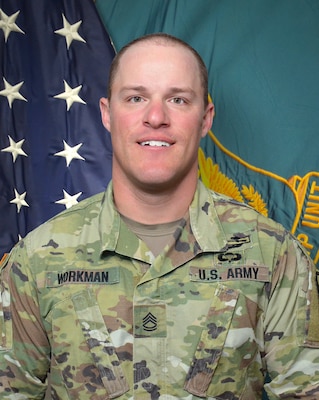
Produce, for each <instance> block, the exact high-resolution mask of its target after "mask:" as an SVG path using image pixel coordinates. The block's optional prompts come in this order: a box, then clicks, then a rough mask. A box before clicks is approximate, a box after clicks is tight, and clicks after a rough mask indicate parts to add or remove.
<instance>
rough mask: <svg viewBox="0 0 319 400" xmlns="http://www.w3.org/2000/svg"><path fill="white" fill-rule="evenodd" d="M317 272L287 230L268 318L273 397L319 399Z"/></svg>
mask: <svg viewBox="0 0 319 400" xmlns="http://www.w3.org/2000/svg"><path fill="white" fill-rule="evenodd" d="M317 276H318V272H317V271H316V268H315V266H314V264H313V262H312V261H311V259H310V258H309V257H308V255H307V254H306V253H305V250H304V249H303V248H302V247H301V245H300V244H299V242H298V241H297V240H296V239H294V238H293V237H292V236H291V235H290V234H287V236H286V237H285V239H284V242H283V245H282V246H281V250H280V254H279V257H278V259H277V262H276V267H275V270H274V273H273V278H272V283H271V288H270V293H269V303H268V307H267V310H266V312H265V319H264V324H265V326H264V328H265V360H266V365H267V369H268V373H269V375H270V378H271V382H270V383H268V384H266V385H265V389H266V391H267V394H268V396H269V399H280V398H285V399H308V400H315V399H319V310H318V304H319V303H318V283H317Z"/></svg>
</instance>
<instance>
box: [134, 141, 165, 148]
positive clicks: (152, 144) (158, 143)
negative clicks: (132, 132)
mask: <svg viewBox="0 0 319 400" xmlns="http://www.w3.org/2000/svg"><path fill="white" fill-rule="evenodd" d="M139 144H140V145H141V146H150V147H170V146H171V143H168V142H164V141H162V140H146V141H144V142H140V143H139Z"/></svg>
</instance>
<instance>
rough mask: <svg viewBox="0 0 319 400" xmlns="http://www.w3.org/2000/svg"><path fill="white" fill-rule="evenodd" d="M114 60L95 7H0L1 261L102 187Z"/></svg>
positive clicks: (84, 3) (65, 1) (80, 0)
mask: <svg viewBox="0 0 319 400" xmlns="http://www.w3.org/2000/svg"><path fill="white" fill-rule="evenodd" d="M113 56H114V50H113V47H112V45H111V42H110V39H109V36H108V34H107V32H106V30H105V27H104V25H103V23H102V22H101V20H100V18H99V15H98V12H97V10H96V7H95V4H94V2H93V1H92V0H32V1H30V0H10V1H9V0H0V258H1V256H2V255H3V254H4V253H6V252H8V251H9V250H10V249H11V247H12V246H13V245H14V244H15V243H16V242H17V241H18V240H19V238H20V237H24V236H25V235H26V234H27V233H28V232H29V231H30V230H32V229H34V228H35V227H36V226H38V225H39V224H41V223H43V222H44V221H46V220H48V219H49V218H50V217H52V216H54V215H55V214H57V213H59V212H60V211H62V210H64V209H66V208H69V207H71V206H72V205H74V204H76V203H77V202H79V201H81V200H82V199H84V198H86V197H88V196H90V195H92V194H94V193H97V192H101V191H103V190H104V189H105V187H106V186H107V184H108V182H109V180H110V178H111V157H112V149H111V141H110V136H109V133H108V132H107V131H106V130H105V129H104V127H103V125H102V123H101V117H100V111H99V99H100V98H101V97H102V96H106V95H107V93H106V90H107V89H106V84H107V78H108V71H109V65H110V63H111V61H112V58H113Z"/></svg>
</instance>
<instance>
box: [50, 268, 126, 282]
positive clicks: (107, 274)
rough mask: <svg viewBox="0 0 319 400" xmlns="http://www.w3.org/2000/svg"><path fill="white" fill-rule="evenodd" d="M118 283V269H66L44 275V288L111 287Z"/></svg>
mask: <svg viewBox="0 0 319 400" xmlns="http://www.w3.org/2000/svg"><path fill="white" fill-rule="evenodd" d="M119 281H120V273H119V268H118V267H112V268H107V269H94V270H87V269H85V270H83V269H67V270H64V271H51V272H47V273H46V287H58V286H61V285H69V284H77V283H82V284H83V283H90V284H100V285H112V284H114V283H118V282H119Z"/></svg>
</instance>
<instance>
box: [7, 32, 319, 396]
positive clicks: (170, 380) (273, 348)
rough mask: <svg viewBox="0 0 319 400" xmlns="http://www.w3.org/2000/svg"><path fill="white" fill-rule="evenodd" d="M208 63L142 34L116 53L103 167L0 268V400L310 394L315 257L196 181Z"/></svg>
mask: <svg viewBox="0 0 319 400" xmlns="http://www.w3.org/2000/svg"><path fill="white" fill-rule="evenodd" d="M207 98H208V96H207V71H206V69H205V66H204V64H203V62H202V60H201V59H200V57H199V56H198V54H197V53H196V52H195V51H194V50H193V49H192V48H190V47H189V46H188V45H186V44H185V43H183V42H181V41H179V40H178V39H176V38H174V37H171V36H168V35H165V34H155V35H150V36H146V37H143V38H140V39H138V40H137V41H134V42H133V43H131V44H129V45H128V46H126V47H125V48H123V49H122V50H121V51H120V52H119V53H118V55H117V56H116V58H115V60H114V63H113V65H112V68H111V71H110V80H109V97H108V99H101V103H100V106H101V114H102V120H103V123H104V125H105V127H106V128H107V129H108V130H109V131H110V132H111V136H112V143H113V151H114V155H113V179H112V183H110V185H109V186H108V188H107V190H106V192H105V194H99V195H96V196H94V197H91V198H89V199H87V200H84V201H83V202H81V203H79V204H78V205H76V206H74V207H72V208H71V209H69V210H67V211H65V212H63V213H62V214H60V215H58V216H57V217H55V218H53V219H51V220H50V221H48V222H47V223H45V224H43V225H42V226H40V227H39V228H37V229H36V230H34V231H33V232H32V233H30V234H29V235H28V236H27V237H26V238H25V239H24V240H22V241H21V242H20V243H19V244H18V245H17V246H16V247H15V248H14V249H13V251H12V253H11V256H10V257H9V259H8V260H7V261H6V263H5V265H4V266H3V268H2V277H1V279H2V306H3V315H2V323H1V340H2V347H1V349H2V351H1V352H0V357H1V365H0V382H1V386H0V387H1V389H2V392H1V394H0V397H1V399H26V398H27V399H40V398H43V396H44V394H45V391H46V386H47V384H46V379H47V375H48V373H49V372H50V379H51V396H52V399H63V400H65V399H77V400H82V399H83V400H84V399H85V400H88V399H92V400H93V399H94V400H98V399H127V400H128V399H136V400H155V399H161V400H164V399H165V400H173V399H184V400H193V399H202V398H206V399H211V400H213V399H233V400H235V399H242V400H243V399H244V400H256V399H260V398H261V393H262V388H263V384H264V376H265V375H266V373H267V372H268V373H269V376H270V377H271V379H272V381H271V383H269V384H267V385H266V390H267V392H268V394H269V397H270V399H277V398H285V399H297V398H304V399H312V400H314V399H318V398H319V337H318V336H319V332H318V330H317V327H318V325H316V324H317V323H318V315H317V314H316V313H317V312H318V291H317V284H316V279H315V275H316V273H315V269H314V266H313V264H312V263H311V261H310V260H309V258H308V257H307V255H306V254H305V253H304V251H303V250H302V248H301V247H300V246H299V244H298V242H297V241H296V240H295V239H294V238H293V237H291V235H290V234H289V233H287V232H286V231H285V230H284V229H283V228H282V227H281V226H280V225H279V224H277V223H275V222H273V221H271V220H269V219H267V218H265V217H263V216H262V215H259V214H258V213H256V212H255V211H254V210H252V209H251V208H250V207H248V206H246V205H243V204H238V203H237V202H235V201H233V200H231V199H228V198H225V197H223V196H221V195H219V194H216V193H214V192H211V191H209V190H208V189H206V188H205V187H204V186H203V185H202V184H201V183H200V182H198V179H197V177H198V172H197V171H198V170H197V152H198V147H199V141H200V139H201V138H202V137H203V136H204V135H205V134H206V132H207V131H208V130H209V129H210V127H211V124H212V120H213V115H214V107H213V104H211V103H208V101H207Z"/></svg>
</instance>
